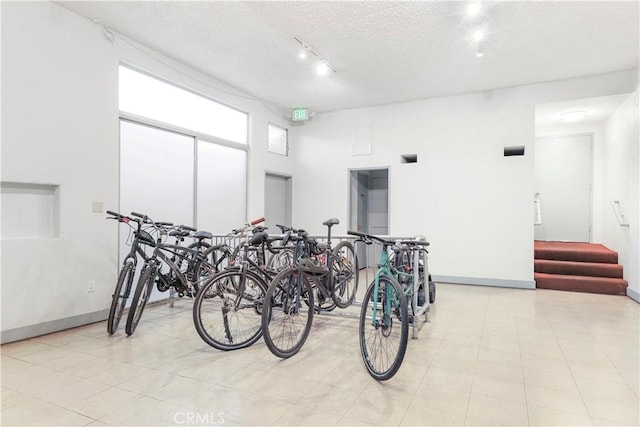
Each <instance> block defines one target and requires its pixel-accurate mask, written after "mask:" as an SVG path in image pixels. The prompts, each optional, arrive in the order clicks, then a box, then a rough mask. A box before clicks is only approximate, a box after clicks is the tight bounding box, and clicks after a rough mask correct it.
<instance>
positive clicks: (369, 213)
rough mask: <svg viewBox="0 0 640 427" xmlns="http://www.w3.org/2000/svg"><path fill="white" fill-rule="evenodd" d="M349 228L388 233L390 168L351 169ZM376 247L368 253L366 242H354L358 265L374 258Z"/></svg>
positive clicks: (376, 251)
mask: <svg viewBox="0 0 640 427" xmlns="http://www.w3.org/2000/svg"><path fill="white" fill-rule="evenodd" d="M349 229H351V230H355V231H359V232H362V233H370V234H374V235H382V236H386V235H388V234H389V169H386V168H385V169H364V170H352V171H350V183H349ZM379 250H380V249H379V248H378V249H377V250H373V251H372V250H370V251H368V253H367V250H366V247H365V245H357V252H358V253H357V256H358V260H359V261H358V262H359V264H360V266H362V267H366V266H367V265H368V264H369V263H370V262H371V263H375V262H377V259H378V258H377V256H378V255H379ZM367 255H369V259H367Z"/></svg>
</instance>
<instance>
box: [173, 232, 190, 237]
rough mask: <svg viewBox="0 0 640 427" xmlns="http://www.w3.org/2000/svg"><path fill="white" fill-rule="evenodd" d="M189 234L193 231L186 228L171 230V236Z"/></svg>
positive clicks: (185, 235)
mask: <svg viewBox="0 0 640 427" xmlns="http://www.w3.org/2000/svg"><path fill="white" fill-rule="evenodd" d="M189 234H191V232H189V231H186V230H173V231H170V232H169V236H175V237H187V236H188V235H189Z"/></svg>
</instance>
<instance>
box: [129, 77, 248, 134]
mask: <svg viewBox="0 0 640 427" xmlns="http://www.w3.org/2000/svg"><path fill="white" fill-rule="evenodd" d="M120 111H123V112H126V113H131V114H135V115H137V116H141V117H147V118H150V119H153V120H157V121H160V122H163V123H167V124H170V125H174V126H179V127H181V128H185V129H189V130H194V131H196V132H198V133H203V134H207V135H212V136H215V137H218V138H222V139H226V140H229V141H233V142H238V143H241V144H246V143H247V132H248V120H249V119H248V115H247V114H246V113H243V112H241V111H238V110H235V109H233V108H231V107H227V106H226V105H222V104H219V103H217V102H214V101H212V100H210V99H207V98H204V97H202V96H199V95H196V94H194V93H192V92H189V91H187V90H184V89H181V88H179V87H177V86H173V85H171V84H168V83H165V82H163V81H161V80H158V79H154V78H152V77H149V76H148V75H146V74H143V73H139V72H137V71H133V70H131V69H129V68H127V67H123V66H120Z"/></svg>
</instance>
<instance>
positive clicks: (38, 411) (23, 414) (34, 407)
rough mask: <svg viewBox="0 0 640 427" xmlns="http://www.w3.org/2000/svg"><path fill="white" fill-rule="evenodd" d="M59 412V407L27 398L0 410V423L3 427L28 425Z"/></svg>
mask: <svg viewBox="0 0 640 427" xmlns="http://www.w3.org/2000/svg"><path fill="white" fill-rule="evenodd" d="M59 410H60V408H59V407H57V406H55V405H53V404H51V403H48V402H44V401H42V400H40V399H36V398H32V397H29V398H27V399H23V400H21V401H20V402H18V403H16V404H14V405H11V406H9V407H6V408H2V415H1V417H0V423H1V424H2V425H3V426H17V425H30V424H33V423H34V422H35V421H36V420H41V419H43V418H44V417H46V416H47V415H49V414H53V413H54V412H56V411H59Z"/></svg>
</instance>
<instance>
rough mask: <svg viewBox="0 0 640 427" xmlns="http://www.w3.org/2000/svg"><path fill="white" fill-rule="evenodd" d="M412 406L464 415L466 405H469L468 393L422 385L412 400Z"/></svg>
mask: <svg viewBox="0 0 640 427" xmlns="http://www.w3.org/2000/svg"><path fill="white" fill-rule="evenodd" d="M412 404H413V405H414V406H415V407H422V408H431V409H437V410H440V411H446V412H456V413H459V414H466V413H467V405H468V404H469V393H468V392H464V391H459V390H454V389H451V388H445V387H436V386H432V385H429V384H422V385H421V386H420V388H419V389H418V391H417V393H416V395H415V398H414V399H412Z"/></svg>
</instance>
